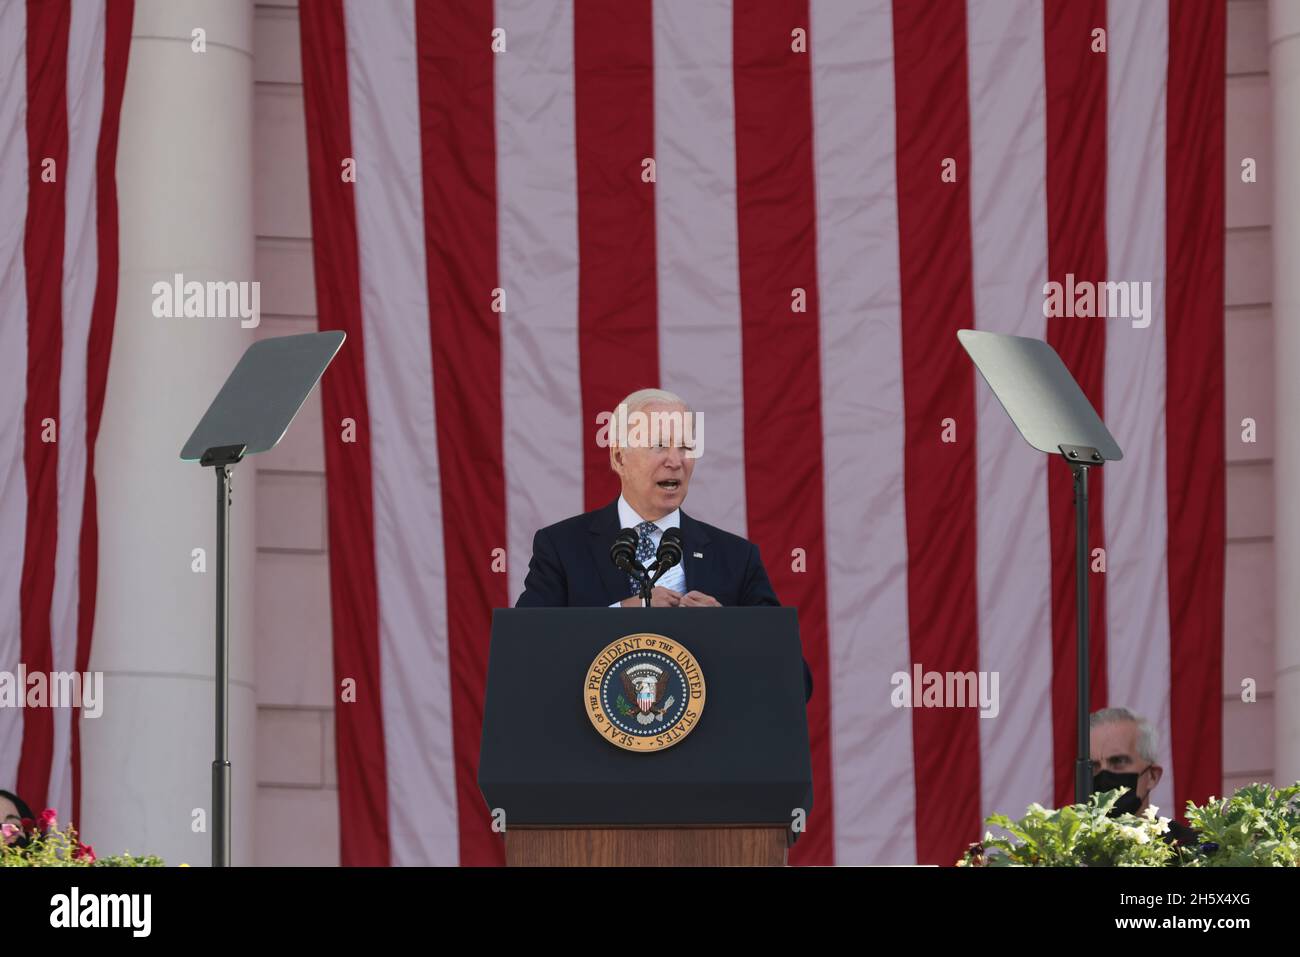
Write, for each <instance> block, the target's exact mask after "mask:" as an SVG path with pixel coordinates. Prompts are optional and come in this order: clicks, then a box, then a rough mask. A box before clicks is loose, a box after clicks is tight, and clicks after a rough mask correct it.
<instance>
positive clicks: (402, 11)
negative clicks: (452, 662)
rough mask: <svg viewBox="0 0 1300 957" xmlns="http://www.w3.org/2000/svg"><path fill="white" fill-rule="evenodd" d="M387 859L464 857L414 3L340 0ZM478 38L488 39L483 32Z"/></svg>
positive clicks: (430, 860) (435, 861) (428, 861)
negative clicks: (366, 417)
mask: <svg viewBox="0 0 1300 957" xmlns="http://www.w3.org/2000/svg"><path fill="white" fill-rule="evenodd" d="M345 13H346V16H345V19H346V27H347V46H348V99H349V103H350V108H351V114H352V144H353V150H354V152H355V153H356V160H357V183H356V209H357V246H358V249H359V250H360V262H361V304H362V312H363V323H362V326H363V336H364V341H365V352H366V396H367V399H368V401H369V403H370V427H371V430H372V435H371V477H372V480H373V482H374V516H375V575H376V578H377V579H378V587H379V646H380V665H381V672H380V673H381V680H382V683H383V684H382V687H383V692H382V693H383V718H384V751H385V756H386V762H385V763H386V768H387V774H388V814H389V820H388V825H389V840H390V845H391V848H392V863H393V864H455V863H457V862H458V860H459V851H458V832H459V830H458V826H457V811H456V787H455V762H454V760H453V757H454V755H453V745H452V725H451V692H450V687H449V684H450V679H449V673H448V649H447V600H446V574H445V571H444V567H443V554H444V553H443V543H442V496H441V491H440V483H439V473H438V452H437V449H438V444H437V429H436V424H435V421H434V419H435V417H434V408H433V365H432V349H431V346H430V342H429V294H428V287H427V284H426V273H425V235H424V203H423V192H422V189H421V179H420V177H421V168H422V167H421V161H420V157H421V153H420V115H419V91H418V77H417V72H416V49H415V12H414V8H413V6H412V3H411V0H383V2H376V0H364V2H362V0H348V3H347V5H346V8H345ZM485 42H486V40H485Z"/></svg>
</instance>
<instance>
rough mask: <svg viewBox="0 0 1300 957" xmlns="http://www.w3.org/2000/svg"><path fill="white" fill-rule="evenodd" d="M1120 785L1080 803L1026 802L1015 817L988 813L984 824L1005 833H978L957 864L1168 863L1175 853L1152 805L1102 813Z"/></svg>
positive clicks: (1163, 821) (1165, 823)
mask: <svg viewBox="0 0 1300 957" xmlns="http://www.w3.org/2000/svg"><path fill="white" fill-rule="evenodd" d="M1124 790H1125V789H1124V788H1120V789H1119V790H1116V791H1107V792H1105V793H1104V794H1094V795H1092V796H1091V797H1090V798H1089V799H1088V803H1086V804H1069V805H1066V806H1065V807H1063V808H1061V809H1059V810H1050V809H1048V808H1045V807H1043V806H1042V805H1041V804H1031V805H1029V810H1028V812H1027V813H1026V814H1025V816H1024V817H1022V818H1021V819H1020V820H1018V821H1013V820H1011V818H1009V817H1007V816H1006V815H1004V814H994V815H992V816H991V817H989V818H988V823H989V824H990V825H992V826H994V827H1000V828H1002V829H1003V830H1005V831H1006V832H1007V833H1008V834H1009V835H1010V836H1009V837H995V836H994V835H993V834H992V833H988V834H986V835H985V836H984V841H983V842H982V843H981V844H974V845H971V848H970V850H968V851H967V852H966V854H965V855H964V856H963V857H962V859H961V860H960V861H958V862H957V864H958V866H961V867H1134V866H1138V867H1141V866H1160V865H1163V864H1167V863H1169V861H1170V860H1171V859H1172V858H1174V857H1175V855H1176V852H1175V851H1174V849H1173V848H1172V847H1170V846H1169V845H1168V844H1167V843H1165V841H1164V840H1163V835H1164V833H1165V831H1167V830H1168V829H1169V820H1168V819H1167V818H1157V817H1156V816H1155V809H1154V808H1148V810H1147V813H1145V814H1141V815H1135V814H1121V815H1119V816H1118V817H1108V816H1107V814H1108V813H1109V812H1110V810H1111V808H1113V807H1114V806H1115V802H1116V801H1118V800H1119V798H1120V795H1121V794H1122V793H1123V792H1124Z"/></svg>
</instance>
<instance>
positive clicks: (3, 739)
mask: <svg viewBox="0 0 1300 957" xmlns="http://www.w3.org/2000/svg"><path fill="white" fill-rule="evenodd" d="M26 123H27V6H26V4H24V3H20V2H18V0H9V2H5V3H0V169H3V170H5V173H4V175H0V670H4V671H15V670H16V669H17V667H18V661H19V658H20V656H21V654H22V633H21V622H20V620H19V612H20V603H19V584H20V583H21V582H22V572H23V550H24V548H25V547H26V541H27V474H26V472H25V471H24V465H23V443H24V440H25V439H24V436H25V431H24V429H23V415H24V412H25V410H26V407H27V272H26V269H27V266H26V262H25V261H24V259H23V236H24V233H25V231H26V225H27V173H26V170H27V125H26ZM22 746H23V719H22V711H21V709H18V708H0V781H14V780H16V778H17V777H18V759H19V757H20V755H21V753H22ZM0 786H3V785H0Z"/></svg>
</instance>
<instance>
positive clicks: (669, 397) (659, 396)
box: [614, 389, 691, 415]
mask: <svg viewBox="0 0 1300 957" xmlns="http://www.w3.org/2000/svg"><path fill="white" fill-rule="evenodd" d="M651 402H661V403H663V404H665V405H684V406H686V410H687V411H688V412H689V411H690V409H691V407H690V406H689V405H687V403H686V400H685V399H683V398H682V397H681V396H680V395H678V394H677V393H676V392H669V391H668V390H667V389H637V390H636V391H635V392H633V393H630V394H629V395H628V396H627V397H626V398H625V399H623V401H622V402H620V403H619V404H618V405H623V406H627V414H628V415H631V414H632V413H633V412H640V411H641V410H642V409H644V408H645V407H646V406H647V405H649V404H650V403H651ZM614 408H615V410H616V411H617V409H618V406H617V405H616V406H615V407H614Z"/></svg>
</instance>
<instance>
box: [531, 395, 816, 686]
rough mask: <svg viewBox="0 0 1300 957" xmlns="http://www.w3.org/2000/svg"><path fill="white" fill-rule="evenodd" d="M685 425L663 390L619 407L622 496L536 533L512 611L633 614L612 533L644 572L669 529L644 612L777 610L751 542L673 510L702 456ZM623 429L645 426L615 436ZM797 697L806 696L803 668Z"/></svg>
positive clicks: (615, 459) (617, 467) (616, 456)
mask: <svg viewBox="0 0 1300 957" xmlns="http://www.w3.org/2000/svg"><path fill="white" fill-rule="evenodd" d="M693 417H694V413H693V412H692V411H691V410H690V408H689V407H688V406H687V405H686V403H685V402H684V401H683V400H682V399H681V398H680V397H679V396H677V395H674V394H673V393H671V392H666V391H664V390H662V389H641V390H639V391H637V392H633V393H632V394H631V395H629V396H628V397H627V398H625V399H624V400H623V401H622V402H621V403H620V404H619V407H618V409H617V410H616V411H615V413H614V417H613V420H612V421H611V423H610V428H609V436H610V441H609V466H610V468H611V469H613V470H614V471H615V472H616V473H618V477H619V481H620V482H621V484H622V491H621V492H620V494H619V496H618V498H617V499H615V500H614V501H612V502H610V503H609V504H608V505H606V506H605V507H604V508H598V509H596V510H595V511H592V512H586V513H585V514H582V515H575V516H573V517H572V518H566V519H565V520H564V521H562V522H557V523H556V524H554V525H549V526H547V527H546V528H543V529H541V530H539V531H538V532H537V534H536V535H535V536H534V537H533V556H532V559H531V560H530V561H529V563H528V575H527V577H526V578H525V579H524V590H523V593H522V594H521V595H520V596H519V600H518V601H516V602H515V607H516V608H553V607H565V606H588V607H591V606H600V605H609V606H610V607H616V606H621V607H624V608H632V607H636V606H639V605H641V604H642V601H641V597H640V587H639V584H638V583H637V581H636V579H635V578H634V577H633V576H631V575H629V574H628V573H627V572H625V571H623V570H621V569H619V568H618V567H616V566H615V565H614V562H613V561H612V559H611V557H610V548H611V546H612V545H613V544H614V540H615V538H617V537H618V534H619V532H620V530H622V529H631V530H633V531H634V532H635V533H636V536H637V546H636V559H637V560H639V561H640V562H641V564H642V565H643V566H645V567H649V566H650V565H651V564H652V563H653V562H654V559H655V555H656V553H657V551H658V549H659V545H660V542H661V541H662V540H663V536H664V532H665V531H667V530H668V529H674V528H675V529H679V530H680V534H681V546H682V562H681V564H680V565H678V566H675V567H673V568H671V569H669V571H668V572H667V573H666V574H665V575H664V576H663V577H662V578H661V579H660V580H659V582H658V583H656V585H655V587H654V590H653V591H652V592H651V596H650V604H651V606H652V607H655V608H716V607H720V606H736V605H780V604H781V602H780V601H779V600H778V599H777V597H776V592H774V591H773V590H772V584H771V582H769V581H768V578H767V572H766V570H764V568H763V562H762V559H760V558H759V554H758V547H757V546H756V545H754V543H753V542H750V541H747V540H745V539H743V538H741V537H740V536H739V535H733V534H731V533H730V532H724V531H723V530H722V529H720V528H715V527H714V526H712V525H707V524H705V523H704V522H700V521H697V520H696V519H693V518H691V517H690V516H689V515H687V514H686V513H685V512H684V511H682V508H681V506H682V502H684V501H685V500H686V492H687V490H688V488H689V487H690V482H691V473H692V472H693V471H694V470H695V459H696V458H697V457H698V456H699V454H700V451H701V449H700V448H699V447H698V441H697V440H698V439H699V438H701V437H702V436H701V433H702V430H701V429H699V428H696V427H692V426H693V424H694V423H693ZM628 420H632V421H633V422H634V423H646V422H648V423H650V425H649V426H648V427H646V428H637V427H636V425H635V424H634V427H633V428H632V429H630V430H625V429H622V428H615V427H614V426H615V424H616V423H625V422H627V421H628ZM623 432H626V435H624V434H621V433H623ZM629 437H630V438H629ZM804 691H805V694H806V696H811V695H812V673H811V672H810V671H809V669H808V664H807V662H805V663H804Z"/></svg>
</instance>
